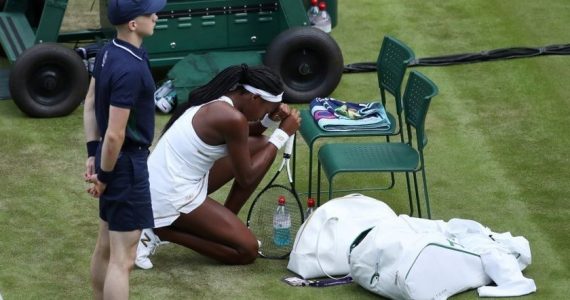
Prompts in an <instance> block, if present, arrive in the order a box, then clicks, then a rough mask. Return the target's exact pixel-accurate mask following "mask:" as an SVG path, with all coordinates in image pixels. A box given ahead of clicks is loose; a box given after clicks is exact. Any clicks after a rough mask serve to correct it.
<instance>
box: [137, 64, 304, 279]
mask: <svg viewBox="0 0 570 300" xmlns="http://www.w3.org/2000/svg"><path fill="white" fill-rule="evenodd" d="M282 95H283V88H282V83H281V80H280V78H279V77H278V76H277V75H276V74H274V73H273V72H272V71H271V70H269V69H268V68H267V67H264V66H259V67H248V66H247V65H241V66H232V67H228V68H226V69H225V70H223V71H222V72H220V73H219V74H218V75H217V76H216V77H215V78H214V79H212V80H211V81H210V82H209V83H207V84H206V85H204V86H202V87H200V88H198V89H196V90H194V91H193V92H192V93H190V95H189V96H188V102H186V103H185V104H183V105H181V106H179V107H178V108H177V110H176V111H175V112H174V114H173V115H172V117H171V119H170V120H169V121H168V123H167V124H166V126H165V128H164V130H163V132H162V137H161V138H160V140H159V141H158V143H157V144H156V147H155V149H154V150H153V151H152V153H151V155H150V157H149V160H148V167H149V174H150V177H149V178H150V189H151V199H152V207H153V215H154V222H155V228H154V233H153V230H144V231H143V233H142V235H141V241H140V242H139V245H138V249H137V259H136V262H135V263H136V265H137V266H139V267H141V268H143V269H148V268H152V263H151V262H150V260H149V258H148V256H149V255H150V254H152V253H153V252H154V249H155V248H156V246H157V245H158V244H160V241H168V242H172V243H176V244H179V245H182V246H184V247H187V248H190V249H193V250H194V251H196V252H198V253H201V254H203V255H206V256H208V257H211V258H213V259H216V260H218V261H220V262H222V263H225V264H249V263H252V262H253V261H254V260H255V258H256V257H257V251H258V243H257V240H256V238H255V236H254V235H253V234H252V233H251V231H250V230H249V229H248V228H247V227H246V225H245V224H244V223H243V222H242V221H241V220H240V219H239V218H238V216H237V214H238V212H239V211H240V209H241V208H242V206H243V205H244V204H245V202H246V201H247V199H248V198H249V197H250V196H251V194H252V193H253V192H254V191H255V189H256V187H257V186H258V184H259V183H260V181H261V180H262V179H263V177H264V176H265V173H266V172H267V171H268V169H269V167H270V166H271V164H272V162H273V161H274V159H275V157H276V154H277V151H278V150H279V148H281V147H282V146H283V145H284V144H285V142H286V141H287V139H288V137H289V136H291V135H292V134H294V133H295V131H297V129H298V128H299V125H300V122H301V120H300V118H299V112H298V111H297V110H295V109H290V108H289V107H288V106H287V105H285V104H282V103H281V98H282ZM279 120H280V121H281V122H280V124H279V128H277V129H275V131H274V132H273V134H272V135H271V136H270V137H266V136H264V135H263V132H264V131H265V130H266V129H267V128H268V127H269V126H270V125H272V123H275V122H277V121H279ZM232 179H234V181H233V183H232V186H231V189H230V191H229V193H228V196H227V198H226V200H225V203H224V205H222V204H220V203H218V202H217V201H215V200H213V199H212V198H210V197H209V196H208V195H210V194H211V193H213V192H215V191H216V190H218V189H219V188H220V187H222V186H223V185H224V184H226V183H228V182H229V181H230V180H232ZM155 234H156V235H155Z"/></svg>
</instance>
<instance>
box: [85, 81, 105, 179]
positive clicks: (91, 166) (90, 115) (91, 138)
mask: <svg viewBox="0 0 570 300" xmlns="http://www.w3.org/2000/svg"><path fill="white" fill-rule="evenodd" d="M83 129H84V131H85V142H86V143H89V142H95V141H97V142H98V141H99V140H100V139H101V135H100V133H99V129H98V128H97V120H96V118H95V78H91V83H90V84H89V89H88V90H87V95H86V96H85V101H84V105H83ZM91 154H93V153H91ZM91 154H89V155H88V157H87V161H86V162H85V174H84V177H85V179H87V178H89V177H90V176H91V175H93V174H94V173H95V155H94V154H93V155H91Z"/></svg>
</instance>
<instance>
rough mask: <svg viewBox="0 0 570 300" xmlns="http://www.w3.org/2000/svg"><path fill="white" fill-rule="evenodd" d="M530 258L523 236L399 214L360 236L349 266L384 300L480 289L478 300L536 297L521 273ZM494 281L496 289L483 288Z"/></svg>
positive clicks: (356, 278)
mask: <svg viewBox="0 0 570 300" xmlns="http://www.w3.org/2000/svg"><path fill="white" fill-rule="evenodd" d="M494 238H495V239H494ZM530 259H531V258H530V248H529V246H528V241H526V239H524V238H522V237H512V236H511V235H510V233H508V234H495V233H493V232H491V231H490V230H489V229H488V228H486V227H483V226H482V225H481V224H479V223H477V222H475V221H470V220H461V219H452V220H450V221H449V222H447V223H446V222H443V221H432V220H424V219H417V218H411V217H408V216H404V215H401V216H400V217H398V218H395V219H394V218H392V219H383V220H380V221H378V222H377V223H376V224H375V227H374V228H373V229H371V230H369V231H368V232H366V231H365V232H363V233H362V234H361V235H359V236H358V237H357V238H356V240H355V241H354V243H353V245H352V246H351V252H350V258H349V263H350V273H351V276H352V277H353V279H354V281H356V282H357V283H358V284H359V285H361V286H362V287H364V288H365V289H367V290H369V291H371V292H374V293H377V294H379V295H382V296H384V297H388V298H391V299H447V298H448V297H450V296H452V295H454V294H457V293H460V292H462V291H465V290H468V289H472V288H477V287H481V288H479V290H478V291H479V295H480V296H519V295H524V294H528V293H530V292H534V291H535V290H536V286H535V285H534V281H532V279H527V278H524V277H523V276H522V273H521V270H522V269H524V268H525V267H526V266H527V265H528V264H530ZM491 281H495V283H496V284H497V286H496V287H482V286H484V285H487V284H489V283H490V282H491Z"/></svg>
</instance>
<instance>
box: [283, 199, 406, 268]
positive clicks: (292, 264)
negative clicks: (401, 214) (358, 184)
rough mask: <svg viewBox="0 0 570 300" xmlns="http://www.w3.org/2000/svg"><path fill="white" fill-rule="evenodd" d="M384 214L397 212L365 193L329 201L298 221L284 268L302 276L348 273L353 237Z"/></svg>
mask: <svg viewBox="0 0 570 300" xmlns="http://www.w3.org/2000/svg"><path fill="white" fill-rule="evenodd" d="M386 218H389V219H394V218H397V216H396V214H395V213H394V211H393V210H392V209H391V208H390V207H389V206H388V205H386V204H385V203H384V202H382V201H379V200H376V199H373V198H370V197H367V196H363V195H360V194H351V195H347V196H344V197H341V198H336V199H333V200H330V201H328V202H327V203H325V204H323V205H322V206H320V207H319V208H318V209H316V210H315V212H313V213H312V214H311V215H310V216H309V218H308V219H307V220H305V223H303V225H301V228H300V229H299V231H298V232H297V236H296V237H295V244H294V245H293V250H292V251H291V255H290V257H289V264H288V265H287V269H289V270H290V271H292V272H294V273H296V274H298V275H299V276H301V277H302V278H304V279H310V278H319V277H325V276H328V277H331V278H333V277H332V276H339V275H340V276H343V275H346V274H348V273H349V271H350V268H349V265H348V252H349V247H350V244H351V243H352V241H354V238H355V237H356V236H357V235H358V234H360V233H361V232H362V231H363V230H365V229H368V228H370V227H372V226H373V225H374V224H376V223H377V221H379V220H382V219H386Z"/></svg>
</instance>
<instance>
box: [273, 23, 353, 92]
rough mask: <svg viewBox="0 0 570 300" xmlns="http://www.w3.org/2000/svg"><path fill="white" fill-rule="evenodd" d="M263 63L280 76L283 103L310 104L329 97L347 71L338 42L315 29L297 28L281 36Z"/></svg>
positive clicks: (276, 38)
mask: <svg viewBox="0 0 570 300" xmlns="http://www.w3.org/2000/svg"><path fill="white" fill-rule="evenodd" d="M264 64H265V65H267V66H268V67H270V68H271V69H273V70H274V71H275V72H277V73H278V74H279V75H280V76H281V78H282V79H283V84H284V90H285V96H284V100H285V101H286V102H290V103H307V102H309V101H311V100H312V99H313V98H315V97H325V96H328V95H330V93H332V91H334V89H335V88H336V87H337V85H338V83H339V82H340V78H341V76H342V71H343V68H344V65H343V60H342V52H341V51H340V48H339V47H338V45H337V43H336V42H335V41H334V40H333V38H331V37H330V36H329V35H328V34H326V33H324V32H323V31H321V30H319V29H316V28H313V27H295V28H291V29H288V30H286V31H283V32H282V33H280V34H279V35H278V36H277V37H275V39H273V41H272V42H271V44H270V45H269V47H268V48H267V52H266V54H265V58H264Z"/></svg>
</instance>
